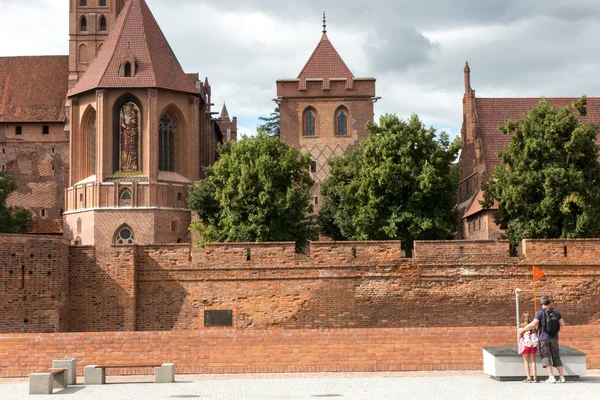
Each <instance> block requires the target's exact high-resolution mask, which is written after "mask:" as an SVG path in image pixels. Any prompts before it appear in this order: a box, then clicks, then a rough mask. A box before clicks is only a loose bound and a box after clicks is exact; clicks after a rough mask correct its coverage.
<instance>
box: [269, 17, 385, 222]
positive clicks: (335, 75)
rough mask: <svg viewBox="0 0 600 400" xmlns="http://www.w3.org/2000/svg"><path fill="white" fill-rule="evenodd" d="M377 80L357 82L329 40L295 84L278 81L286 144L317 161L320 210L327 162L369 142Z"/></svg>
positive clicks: (316, 194)
mask: <svg viewBox="0 0 600 400" xmlns="http://www.w3.org/2000/svg"><path fill="white" fill-rule="evenodd" d="M377 99H378V98H377V97H375V79H374V78H356V77H355V76H354V74H353V73H352V72H351V71H350V69H349V68H348V66H347V65H346V63H345V62H344V60H343V59H342V57H341V56H340V55H339V53H338V52H337V50H336V49H335V47H333V44H332V43H331V42H330V41H329V37H328V36H327V25H326V21H325V15H323V34H322V36H321V40H320V41H319V43H318V45H317V47H316V48H315V50H314V51H313V53H312V55H311V56H310V58H309V59H308V61H307V62H306V64H305V65H304V68H302V71H300V74H299V75H298V77H297V78H296V79H281V80H278V81H277V98H276V99H275V100H276V102H277V104H278V105H279V111H280V116H281V139H283V140H284V141H285V142H286V143H287V144H288V145H290V146H294V147H296V148H297V149H298V150H300V152H301V153H309V154H310V155H311V157H312V163H311V176H312V179H313V180H314V181H315V186H314V187H313V201H314V208H315V210H318V209H319V203H320V200H321V195H320V192H319V184H320V183H321V182H323V181H324V180H325V179H326V178H327V177H328V176H329V166H328V165H327V160H328V159H329V158H330V157H332V156H341V155H344V154H345V153H346V152H347V151H348V150H349V149H351V148H352V147H353V146H355V145H357V144H358V142H359V141H361V140H364V139H366V138H367V136H368V134H367V131H366V129H365V125H366V124H367V122H373V108H374V107H373V104H374V103H375V102H376V101H377Z"/></svg>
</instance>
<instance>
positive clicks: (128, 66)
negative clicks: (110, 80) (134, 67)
mask: <svg viewBox="0 0 600 400" xmlns="http://www.w3.org/2000/svg"><path fill="white" fill-rule="evenodd" d="M123 76H125V77H126V78H130V77H131V63H130V62H126V63H125V67H124V68H123Z"/></svg>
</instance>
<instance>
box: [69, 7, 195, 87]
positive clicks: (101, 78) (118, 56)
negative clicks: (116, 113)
mask: <svg viewBox="0 0 600 400" xmlns="http://www.w3.org/2000/svg"><path fill="white" fill-rule="evenodd" d="M124 4H125V6H124V7H123V10H122V11H121V13H120V14H119V17H118V18H117V20H116V22H115V23H114V25H113V28H112V29H111V31H110V33H109V34H108V37H107V38H106V40H105V42H104V45H103V46H102V50H101V51H100V52H99V53H98V56H97V57H96V59H95V60H94V61H93V62H92V64H91V65H90V67H89V69H88V71H87V72H86V73H85V75H83V77H82V78H81V79H80V80H79V82H77V84H75V86H74V87H73V89H71V91H70V92H69V93H68V96H74V95H77V94H80V93H83V92H87V91H88V90H93V89H97V88H133V87H139V88H160V89H168V90H174V91H178V92H187V93H198V90H197V89H196V86H195V85H194V84H193V83H192V81H191V80H190V79H189V77H188V76H187V75H186V74H185V72H183V69H182V68H181V65H180V64H179V61H177V57H175V54H174V53H173V50H172V49H171V46H170V45H169V43H168V42H167V39H166V38H165V36H164V35H163V33H162V31H161V29H160V27H159V26H158V23H157V22H156V19H155V18H154V16H153V15H152V12H151V11H150V9H149V8H148V5H147V4H146V2H145V1H144V0H127V1H126V2H125V3H124ZM125 56H130V58H132V59H134V60H135V71H136V72H135V73H134V76H133V77H131V78H129V77H123V76H122V75H120V72H119V71H121V69H122V68H121V67H122V63H123V62H124V61H127V60H125V59H124V57H125Z"/></svg>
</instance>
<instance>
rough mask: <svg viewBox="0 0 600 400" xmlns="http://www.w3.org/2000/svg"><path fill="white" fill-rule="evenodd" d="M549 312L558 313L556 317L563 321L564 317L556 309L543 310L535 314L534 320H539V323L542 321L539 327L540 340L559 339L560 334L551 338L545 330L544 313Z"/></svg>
mask: <svg viewBox="0 0 600 400" xmlns="http://www.w3.org/2000/svg"><path fill="white" fill-rule="evenodd" d="M549 310H554V312H555V313H556V316H557V317H558V319H559V320H561V319H562V315H560V313H559V312H558V310H556V309H554V308H542V309H541V310H539V311H538V312H537V313H535V317H533V318H534V319H537V320H538V321H540V324H539V325H538V328H539V336H540V340H550V339H558V333H556V335H554V336H550V335H548V333H546V331H545V330H544V328H545V326H544V322H545V319H544V317H543V314H542V313H543V312H548V311H549Z"/></svg>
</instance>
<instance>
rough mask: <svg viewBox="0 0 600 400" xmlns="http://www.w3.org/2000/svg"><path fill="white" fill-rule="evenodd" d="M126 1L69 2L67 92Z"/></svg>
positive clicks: (94, 56)
mask: <svg viewBox="0 0 600 400" xmlns="http://www.w3.org/2000/svg"><path fill="white" fill-rule="evenodd" d="M125 1H126V0H70V5H69V36H70V39H69V89H71V88H72V87H73V86H75V84H76V83H77V81H78V80H79V79H80V78H81V77H82V76H83V74H84V73H85V72H86V71H87V70H88V68H89V66H90V64H91V62H92V61H94V59H95V58H96V56H97V54H98V52H99V50H100V48H101V47H102V44H103V43H104V41H105V40H106V37H107V35H108V32H109V31H110V30H111V29H112V27H113V26H114V24H115V21H116V20H117V17H118V16H119V13H120V12H121V10H122V9H123V4H124V3H125Z"/></svg>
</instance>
